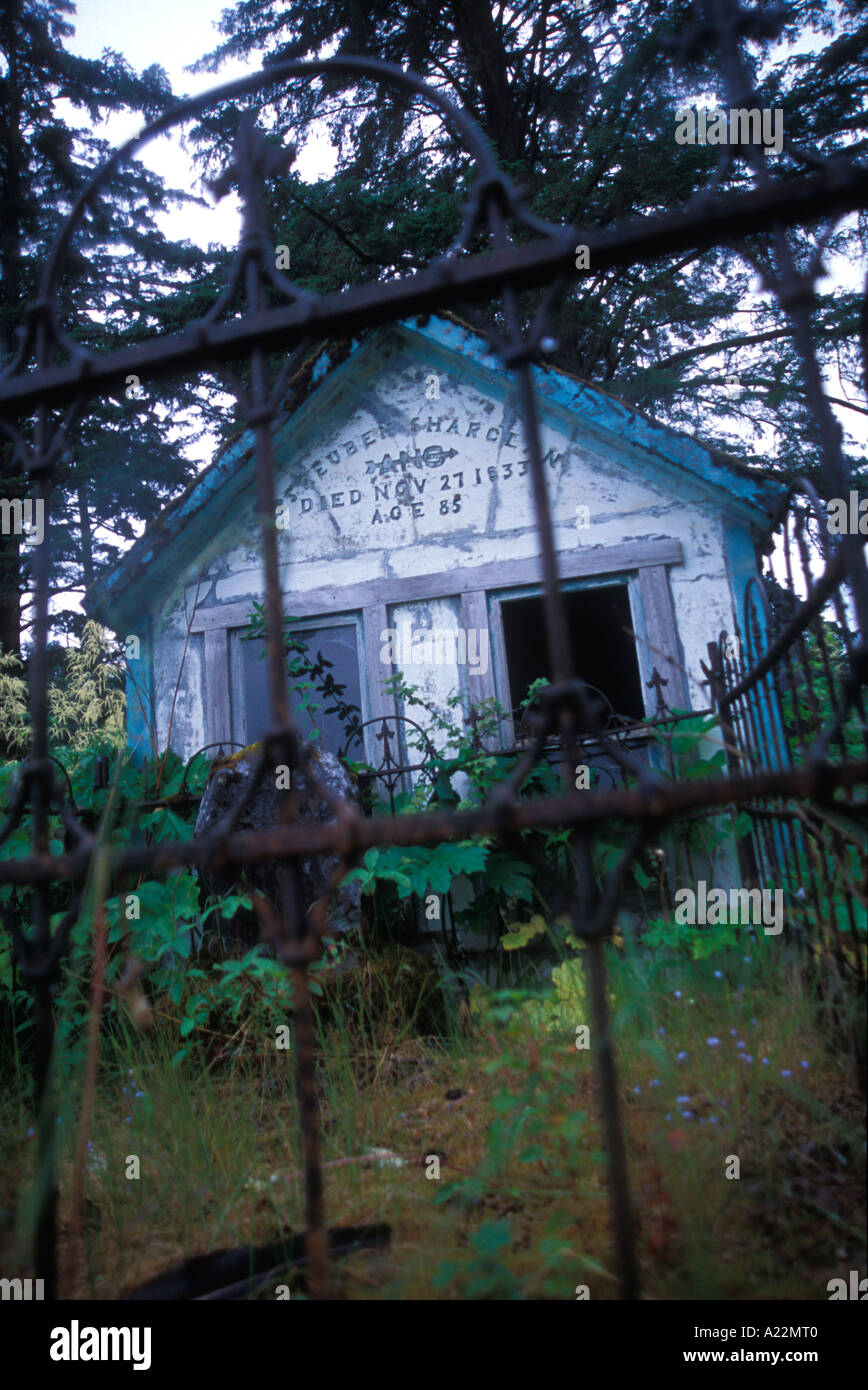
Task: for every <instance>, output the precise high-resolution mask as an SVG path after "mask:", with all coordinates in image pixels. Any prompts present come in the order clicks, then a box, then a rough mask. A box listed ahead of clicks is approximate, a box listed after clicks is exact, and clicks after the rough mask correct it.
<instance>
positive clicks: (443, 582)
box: [189, 536, 689, 765]
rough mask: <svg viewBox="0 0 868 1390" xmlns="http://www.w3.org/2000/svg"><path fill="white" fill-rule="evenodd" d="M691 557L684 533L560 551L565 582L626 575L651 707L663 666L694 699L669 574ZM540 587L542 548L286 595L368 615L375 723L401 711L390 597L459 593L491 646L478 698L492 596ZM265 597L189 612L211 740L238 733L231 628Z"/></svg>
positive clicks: (675, 696)
mask: <svg viewBox="0 0 868 1390" xmlns="http://www.w3.org/2000/svg"><path fill="white" fill-rule="evenodd" d="M683 563H684V550H683V547H682V544H681V541H680V540H679V539H678V538H677V537H675V536H672V537H661V538H659V539H656V540H650V541H630V542H626V543H624V544H621V545H614V546H601V547H599V548H594V549H590V548H586V547H583V546H576V547H575V548H574V549H572V550H561V551H559V552H558V567H559V574H560V578H561V580H562V581H563V582H566V583H568V584H569V583H570V582H572V581H575V580H587V581H592V582H593V581H595V582H598V583H607V582H611V580H612V577H613V576H614V575H619V574H620V575H624V574H626V575H627V576H628V578H629V582H630V583H631V585H633V586H634V587H632V588H631V590H630V605H631V612H632V613H633V616H634V619H635V631H636V637H637V657H638V661H639V673H640V677H641V681H642V690H643V696H644V697H645V701H646V705H645V708H646V710H649V709H650V708H651V697H650V696H649V695H647V694H646V693H645V692H646V690H647V681H648V679H649V677H650V675H651V671H652V668H653V667H654V666H657V668H658V670H659V671H660V674H661V675H662V676H663V677H664V679H666V680H668V682H669V683H668V685H667V687H666V692H665V695H666V701H667V703H668V704H669V705H670V706H671V707H673V708H680V709H686V708H688V706H689V699H688V694H687V682H686V674H685V671H684V656H683V651H682V648H681V642H680V639H679V636H678V630H677V627H676V624H675V613H674V608H673V603H672V595H671V592H670V586H669V575H668V570H669V567H670V566H671V565H681V564H683ZM541 587H542V576H541V562H540V558H539V556H538V555H534V556H527V557H523V558H518V559H512V560H499V561H490V562H487V563H484V564H481V565H475V566H466V567H463V566H462V567H460V568H453V569H451V570H442V571H438V572H433V573H428V574H406V575H403V576H401V575H399V576H388V577H383V576H378V577H377V578H373V579H368V580H363V581H360V582H359V583H355V584H348V585H344V586H342V587H340V588H318V589H308V590H304V589H301V590H291V589H289V590H287V594H288V597H287V598H286V600H285V602H286V606H287V607H288V608H290V609H291V611H292V612H293V613H294V614H295V616H296V617H297V618H298V621H299V624H306V623H310V624H312V625H313V624H318V625H324V624H325V623H326V621H327V620H330V619H334V620H336V621H338V622H345V621H346V619H347V617H349V616H352V617H354V618H357V619H358V620H359V621H360V624H361V644H360V647H359V652H360V662H359V664H360V689H361V694H362V708H363V713H364V717H365V718H364V722H367V721H368V720H372V719H373V720H376V719H382V718H387V719H394V718H395V717H396V715H397V710H396V707H395V701H394V700H393V699H391V698H390V697H389V696H386V695H384V694H383V690H382V682H383V679H384V669H383V666H382V663H381V662H380V659H379V656H380V648H381V645H382V643H381V639H380V633H381V632H382V631H383V630H384V629H387V628H388V626H389V621H388V616H387V614H388V607H389V606H390V605H392V604H395V603H410V602H424V601H425V600H426V599H437V598H455V597H458V598H459V600H460V605H461V622H462V625H463V626H464V627H465V628H471V627H476V628H485V627H487V628H488V630H489V640H490V651H491V661H490V662H489V666H488V669H487V671H486V672H485V673H484V674H480V675H476V676H472V675H470V674H469V673H468V675H467V693H468V696H469V697H470V699H471V700H473V701H475V702H479V701H481V700H483V699H486V698H489V697H497V682H496V675H495V668H496V663H497V661H498V660H499V659H500V658H499V653H500V652H502V650H503V633H502V630H501V631H500V632H498V631H497V627H496V619H495V618H494V617H493V615H492V613H491V610H490V601H489V600H490V598H491V596H492V595H494V596H496V595H497V594H498V593H503V592H505V591H507V590H510V591H511V590H522V589H526V590H528V591H529V592H539V590H540V589H541ZM634 595H635V600H634ZM256 597H257V596H256V595H251V596H250V597H249V598H247V599H246V600H244V601H242V602H239V601H237V600H236V601H234V602H231V603H217V604H210V605H207V606H204V607H203V606H199V607H197V608H196V609H195V611H194V613H193V616H192V619H191V620H190V628H189V630H190V632H191V633H198V632H201V633H203V634H204V645H205V658H204V663H203V673H204V674H203V683H204V690H203V701H204V709H205V732H206V740H205V741H206V743H214V744H217V743H220V742H223V743H228V742H231V740H232V733H231V729H232V727H233V715H232V691H231V678H230V656H229V631H230V630H231V629H232V628H239V627H244V626H246V624H247V623H248V622H249V618H250V609H251V606H252V603H253V601H254V598H256ZM493 624H494V626H493ZM357 640H358V638H357ZM501 688H502V687H501ZM511 728H512V723H511V721H504V723H503V724H502V725H501V741H502V744H503V746H508V743H507V742H506V741H505V740H506V738H507V729H509V730H511ZM376 733H377V727H376V725H371V726H370V727H369V728H367V729H366V731H365V734H366V737H365V756H366V758H367V760H368V761H369V762H370V763H372V765H376V762H377V757H378V754H379V753H380V752H381V745H380V744H378V743H377V740H376ZM360 751H361V750H360Z"/></svg>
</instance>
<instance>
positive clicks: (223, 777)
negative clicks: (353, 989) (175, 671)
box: [196, 744, 361, 949]
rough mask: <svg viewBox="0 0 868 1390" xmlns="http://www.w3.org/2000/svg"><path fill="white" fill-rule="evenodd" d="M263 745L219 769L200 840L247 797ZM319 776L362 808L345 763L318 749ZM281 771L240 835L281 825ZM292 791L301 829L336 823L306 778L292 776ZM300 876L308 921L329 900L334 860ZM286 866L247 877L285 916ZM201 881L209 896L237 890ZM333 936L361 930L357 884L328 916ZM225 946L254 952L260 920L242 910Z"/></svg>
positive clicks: (314, 860) (319, 860) (271, 863)
mask: <svg viewBox="0 0 868 1390" xmlns="http://www.w3.org/2000/svg"><path fill="white" fill-rule="evenodd" d="M259 756H260V747H259V744H252V745H251V746H250V747H248V748H245V749H243V750H242V751H241V752H240V753H237V754H235V756H234V757H232V758H228V759H226V760H225V761H222V762H220V763H218V764H216V765H215V767H214V768H213V769H212V772H211V776H210V778H209V779H208V783H207V785H206V787H205V791H204V793H203V796H202V804H201V806H200V807H199V815H198V817H197V819H196V834H197V835H204V834H207V833H208V832H210V831H211V830H213V829H214V827H215V826H216V825H217V824H218V822H220V821H221V820H223V819H224V817H226V816H227V815H228V814H229V812H230V811H231V810H232V808H233V807H234V806H237V804H238V802H239V801H240V800H241V798H242V797H243V796H244V795H245V794H246V792H247V789H248V787H249V786H250V782H251V779H252V777H253V773H254V769H255V767H256V764H257V762H258V761H259ZM310 758H311V763H312V766H313V770H314V775H315V776H316V778H317V779H318V780H319V781H320V782H321V783H322V785H323V786H324V787H326V788H327V789H328V791H330V792H331V794H332V795H333V796H335V797H340V799H341V800H342V801H346V802H348V803H349V804H350V805H352V806H354V807H358V805H359V793H358V788H357V786H356V781H355V778H354V777H353V775H352V773H351V772H350V771H349V770H348V769H347V768H346V767H344V765H343V763H342V762H340V760H339V759H338V758H337V757H336V756H335V755H334V753H330V752H329V751H328V749H326V748H316V747H315V748H314V749H313V750H312V752H311V754H310ZM276 782H277V777H276V771H272V772H270V773H266V775H265V777H264V778H263V780H262V783H261V784H260V786H259V787H258V788H257V790H256V792H255V793H254V795H253V797H252V798H251V801H250V803H249V805H247V806H246V807H245V808H244V811H243V812H242V814H241V816H240V817H239V820H238V822H237V824H236V826H235V827H234V829H235V830H237V831H242V830H247V831H257V830H271V829H273V828H274V826H275V825H276V824H277V816H276V802H277V791H276ZM293 790H295V791H297V792H298V797H299V800H298V811H297V815H296V819H295V823H296V824H298V825H304V826H306V825H324V824H328V823H330V822H333V821H334V819H335V815H334V812H333V810H332V808H331V806H330V805H329V803H328V802H327V801H326V800H325V799H324V798H322V797H321V796H319V795H317V794H316V793H315V791H314V790H313V788H312V787H311V786H310V785H309V783H308V780H307V779H306V778H305V776H304V774H303V773H302V772H297V773H294V774H293ZM298 864H299V868H300V873H301V911H302V913H303V914H304V917H305V919H306V920H308V919H309V914H310V910H311V908H312V907H313V905H314V903H316V902H318V901H319V900H320V898H322V897H324V895H325V892H326V888H327V885H328V883H329V881H330V879H331V876H332V873H333V871H334V870H335V868H337V865H338V857H337V855H335V854H325V855H319V856H316V855H313V856H309V857H305V858H301V859H300V860H299V861H298ZM281 867H282V861H279V860H266V861H263V862H260V863H252V864H248V865H247V867H246V869H245V877H246V879H247V882H248V883H249V884H250V885H251V887H253V888H256V889H258V890H259V891H260V892H261V893H264V894H265V896H266V897H267V898H268V899H269V901H270V902H271V903H273V904H274V906H275V907H276V908H277V909H278V911H279V912H281V913H282V908H283V905H282V903H281V896H280V890H279V886H278V870H279V868H281ZM200 881H201V883H202V886H203V888H204V889H205V891H206V892H208V893H213V894H217V895H220V896H226V895H227V894H229V893H234V892H235V891H237V890H236V887H235V884H234V882H233V880H231V879H230V878H227V877H224V876H222V875H219V874H215V873H212V872H204V871H201V870H200ZM328 923H329V932H330V934H331V935H335V936H337V935H339V934H342V933H346V932H349V931H351V930H352V929H353V928H355V927H358V926H360V924H361V884H359V883H358V882H353V883H350V884H347V885H346V886H345V887H342V888H340V889H339V890H338V892H337V893H336V894H335V897H334V899H333V901H332V904H331V907H330V908H329V913H328ZM221 931H222V936H223V941H224V944H227V945H230V946H232V947H235V948H238V947H240V948H243V949H249V947H250V946H253V945H255V943H256V942H257V941H258V940H259V918H258V917H257V916H256V913H255V912H254V911H252V910H249V911H248V910H245V909H239V911H238V912H237V913H236V914H235V916H234V917H232V918H229V919H228V920H225V921H223V923H222V927H221Z"/></svg>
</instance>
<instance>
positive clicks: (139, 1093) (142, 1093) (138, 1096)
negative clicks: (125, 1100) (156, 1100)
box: [136, 1091, 145, 1100]
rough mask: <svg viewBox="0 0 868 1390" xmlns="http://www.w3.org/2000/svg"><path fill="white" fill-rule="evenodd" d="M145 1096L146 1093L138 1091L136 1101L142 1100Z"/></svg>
mask: <svg viewBox="0 0 868 1390" xmlns="http://www.w3.org/2000/svg"><path fill="white" fill-rule="evenodd" d="M144 1094H145V1093H144V1091H136V1100H141V1098H142V1096H143V1095H144Z"/></svg>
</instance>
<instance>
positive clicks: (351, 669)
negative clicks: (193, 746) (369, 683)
mask: <svg viewBox="0 0 868 1390" xmlns="http://www.w3.org/2000/svg"><path fill="white" fill-rule="evenodd" d="M293 635H294V636H295V637H296V638H298V639H299V640H300V641H302V642H304V643H305V645H306V647H307V657H308V659H309V660H310V661H312V662H317V661H319V659H320V657H322V658H324V660H325V661H330V662H331V663H332V664H331V666H326V667H325V668H324V671H323V673H322V674H321V675H318V676H316V677H314V678H311V677H308V676H303V677H298V678H297V679H296V680H293V679H292V678H291V677H289V675H287V688H288V689H289V692H290V697H289V707H290V712H291V714H292V717H293V719H294V720H296V721H297V723H298V728H299V731H300V733H301V736H302V738H306V739H310V738H313V736H314V733H315V731H316V730H317V729H318V730H319V736H318V737H317V739H316V742H317V743H320V744H321V745H322V746H323V747H324V748H328V749H329V750H330V751H331V752H332V753H338V752H342V751H343V749H344V747H345V746H346V743H347V741H348V738H349V736H350V732H351V729H352V726H353V724H354V723H355V724H360V723H361V720H362V712H361V705H362V697H361V688H360V679H359V653H358V645H357V642H356V628H355V625H354V624H353V623H347V624H346V625H340V626H337V627H312V628H299V629H297V630H296V631H295V632H294V634H293ZM240 650H241V663H242V666H241V669H242V676H243V682H244V735H245V742H246V743H256V742H257V741H258V740H259V739H261V738H262V736H263V734H264V733H265V731H266V729H267V728H268V726H269V724H270V722H271V720H270V713H269V702H268V664H267V662H266V660H265V655H264V653H265V643H264V642H263V641H261V640H257V641H253V642H247V641H242V642H241V643H240ZM311 679H313V683H314V685H315V686H316V687H320V686H322V685H324V684H326V685H327V687H328V688H327V690H326V691H325V693H324V692H323V691H322V690H321V689H319V688H316V689H314V690H313V691H310V692H308V694H307V696H306V700H308V701H310V703H312V704H313V705H315V706H318V708H316V709H310V708H301V706H302V704H303V703H305V701H304V700H303V699H302V697H301V696H299V695H298V694H297V693H296V692H295V691H294V690H293V688H292V687H293V685H295V684H298V683H299V682H303V683H305V684H307V683H308V682H309V681H310V680H311ZM332 683H333V685H334V687H336V689H335V690H334V691H332V689H331V687H332ZM341 704H342V705H344V706H347V707H349V708H348V709H347V710H345V711H344V717H343V718H341V712H340V710H339V708H338V706H339V705H341ZM356 756H358V754H356Z"/></svg>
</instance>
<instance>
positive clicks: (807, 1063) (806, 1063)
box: [799, 1062, 811, 1071]
mask: <svg viewBox="0 0 868 1390" xmlns="http://www.w3.org/2000/svg"><path fill="white" fill-rule="evenodd" d="M810 1065H811V1064H810V1062H800V1063H799V1066H800V1067H804V1068H805V1070H806V1071H807V1069H808V1067H809V1066H810Z"/></svg>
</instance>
